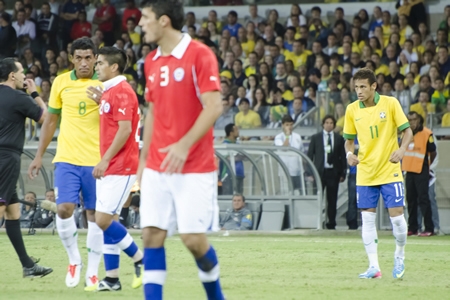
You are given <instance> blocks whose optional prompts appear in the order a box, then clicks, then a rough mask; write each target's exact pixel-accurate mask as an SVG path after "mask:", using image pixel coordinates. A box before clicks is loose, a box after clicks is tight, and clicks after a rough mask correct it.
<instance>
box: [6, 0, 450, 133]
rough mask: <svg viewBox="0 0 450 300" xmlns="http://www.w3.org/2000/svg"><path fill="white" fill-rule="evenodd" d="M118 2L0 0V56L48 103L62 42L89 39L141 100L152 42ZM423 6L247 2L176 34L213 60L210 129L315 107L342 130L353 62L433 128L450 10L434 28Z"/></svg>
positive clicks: (269, 121) (440, 112) (447, 66)
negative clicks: (216, 75) (286, 8)
mask: <svg viewBox="0 0 450 300" xmlns="http://www.w3.org/2000/svg"><path fill="white" fill-rule="evenodd" d="M218 4H220V3H218ZM87 5H89V6H87ZM125 5H126V6H125V9H124V10H123V11H121V10H119V9H116V7H115V5H113V4H112V3H110V0H103V1H101V3H98V4H97V7H96V9H95V14H94V17H93V20H92V23H91V22H89V21H88V20H87V17H86V10H87V9H89V8H91V7H92V4H90V3H89V1H87V0H83V1H81V0H67V1H65V2H64V3H62V1H58V0H49V2H44V3H43V4H42V5H41V7H35V6H33V1H32V0H18V1H15V2H14V9H13V13H12V15H10V14H8V13H7V12H6V6H5V1H4V0H0V25H1V30H0V45H1V46H0V58H3V57H10V56H15V57H17V59H18V60H20V61H21V62H22V64H23V66H24V69H25V72H26V76H27V77H28V78H32V79H34V80H35V82H36V83H37V85H38V86H39V92H40V94H41V95H42V97H43V98H44V100H46V101H47V100H48V98H49V95H50V89H51V85H52V82H53V80H54V78H55V77H56V76H58V75H59V74H62V73H65V72H68V71H70V70H71V69H72V64H71V62H70V46H71V42H72V41H73V40H74V39H77V38H80V37H83V36H88V37H91V38H92V40H93V41H94V43H95V44H96V45H97V46H98V47H99V48H101V47H103V46H115V47H117V48H120V49H123V50H125V51H126V53H127V55H128V56H129V60H130V63H129V66H128V68H127V69H126V70H125V74H126V76H127V77H128V80H129V82H130V83H131V85H132V86H133V88H134V89H135V91H136V93H137V94H138V95H139V100H140V101H141V104H142V105H144V99H143V97H142V95H143V90H144V85H145V76H144V72H143V64H144V60H145V57H146V55H147V54H148V53H149V52H150V51H151V50H153V49H154V48H155V45H151V44H147V43H145V41H143V38H142V33H141V31H140V28H139V26H138V24H139V20H140V17H141V11H140V9H139V8H138V7H137V6H136V4H135V1H134V0H126V1H125ZM324 7H326V6H324ZM424 9H425V7H424V4H423V2H421V1H409V2H405V3H403V5H400V2H399V3H398V5H397V10H396V11H388V10H383V8H382V7H379V6H377V7H375V8H374V9H373V11H372V12H370V13H369V12H368V11H367V10H365V9H361V10H360V11H359V12H358V13H357V14H356V15H354V16H348V15H346V14H345V11H344V10H343V9H342V8H340V7H338V8H336V9H335V11H334V17H333V18H328V17H325V15H326V12H323V11H322V9H321V7H319V6H315V7H313V8H312V9H311V10H310V11H308V12H305V13H304V12H303V11H302V9H301V7H300V5H297V4H293V5H292V7H291V10H290V16H289V17H288V18H285V19H284V20H282V19H281V18H279V15H278V11H277V10H276V9H269V10H267V11H265V12H260V11H258V6H257V5H250V6H248V11H242V10H239V11H235V10H230V11H229V12H228V14H227V15H226V16H218V15H217V12H216V11H215V10H211V11H209V13H208V17H207V18H205V19H203V20H199V19H197V18H196V16H195V13H194V12H187V13H186V23H185V25H184V27H183V28H182V31H183V32H186V33H187V34H189V35H190V36H191V37H192V38H194V39H196V40H198V41H200V42H202V43H204V44H206V45H208V46H209V47H210V48H211V49H212V50H213V51H214V52H215V54H216V56H217V61H218V64H219V68H220V76H221V88H222V91H221V93H222V99H223V105H224V107H225V110H224V114H223V115H222V116H221V118H220V119H219V121H218V122H217V123H216V126H215V128H216V129H224V126H225V125H226V124H229V123H235V124H236V125H237V126H238V127H239V128H242V129H249V128H261V127H263V128H265V127H268V128H277V127H280V126H281V119H282V117H283V116H284V115H285V114H289V115H291V117H292V118H293V119H294V121H295V122H297V121H298V122H301V123H300V124H301V125H309V124H311V122H314V120H312V119H311V118H307V117H306V115H307V114H308V111H310V110H311V109H312V108H314V107H317V108H318V109H319V114H318V115H316V116H317V117H316V119H317V120H315V121H319V120H321V119H322V118H323V117H324V116H325V115H326V114H333V115H334V116H335V118H336V119H337V124H336V125H337V126H336V129H335V130H336V132H342V128H343V122H344V115H345V109H346V107H347V105H348V104H349V103H351V102H352V101H354V100H355V99H356V95H355V94H354V93H353V86H352V74H354V73H355V72H356V71H357V70H358V69H360V68H362V67H367V68H370V69H372V70H373V71H374V72H375V73H376V75H377V83H378V92H379V93H380V94H384V95H392V96H395V97H396V98H397V99H398V100H399V101H400V102H401V105H402V107H403V109H404V111H405V113H407V112H409V111H410V110H414V111H417V112H419V113H420V114H421V115H422V116H423V117H424V118H425V119H426V118H427V117H428V116H429V115H433V118H434V122H435V124H442V126H450V114H448V112H449V111H450V103H449V102H448V100H449V98H450V95H449V86H450V59H449V53H448V52H449V50H448V45H449V39H450V6H446V7H445V17H444V19H443V20H442V22H441V23H440V25H439V28H438V29H437V31H435V32H430V30H429V27H428V25H427V24H428V22H427V14H423V13H418V12H420V11H423V10H424ZM331 19H332V20H331ZM94 28H95V30H94ZM309 117H310V116H309Z"/></svg>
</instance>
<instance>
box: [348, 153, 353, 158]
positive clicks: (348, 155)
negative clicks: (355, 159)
mask: <svg viewBox="0 0 450 300" xmlns="http://www.w3.org/2000/svg"><path fill="white" fill-rule="evenodd" d="M350 155H353V152H352V151H348V152H347V159H348V157H349V156H350Z"/></svg>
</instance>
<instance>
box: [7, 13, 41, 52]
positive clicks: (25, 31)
mask: <svg viewBox="0 0 450 300" xmlns="http://www.w3.org/2000/svg"><path fill="white" fill-rule="evenodd" d="M12 27H14V29H15V30H16V34H17V39H18V42H19V47H18V50H17V51H16V54H19V55H21V54H22V51H23V50H24V49H26V48H30V45H31V41H32V40H34V39H35V37H36V25H35V24H34V23H33V22H31V21H28V20H26V19H25V10H24V9H19V11H18V12H17V21H14V22H13V23H12Z"/></svg>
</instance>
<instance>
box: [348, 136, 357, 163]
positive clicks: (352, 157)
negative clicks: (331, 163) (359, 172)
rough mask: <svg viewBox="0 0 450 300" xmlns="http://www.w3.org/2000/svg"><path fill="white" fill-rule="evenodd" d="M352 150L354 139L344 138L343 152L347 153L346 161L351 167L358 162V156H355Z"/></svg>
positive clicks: (353, 149) (353, 148)
mask: <svg viewBox="0 0 450 300" xmlns="http://www.w3.org/2000/svg"><path fill="white" fill-rule="evenodd" d="M354 152H355V140H345V153H347V162H348V164H349V165H350V166H352V167H354V166H356V165H357V164H359V159H358V156H356V155H355V154H354Z"/></svg>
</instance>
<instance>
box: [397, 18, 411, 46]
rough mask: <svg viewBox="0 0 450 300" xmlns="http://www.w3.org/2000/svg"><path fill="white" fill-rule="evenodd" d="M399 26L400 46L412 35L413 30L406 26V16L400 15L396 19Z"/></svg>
mask: <svg viewBox="0 0 450 300" xmlns="http://www.w3.org/2000/svg"><path fill="white" fill-rule="evenodd" d="M398 24H399V25H400V26H399V30H400V31H399V34H400V45H403V43H404V42H405V41H406V40H407V39H409V38H411V35H412V34H413V33H414V30H413V29H412V28H411V26H409V24H408V17H407V16H406V15H400V16H399V17H398Z"/></svg>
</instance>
